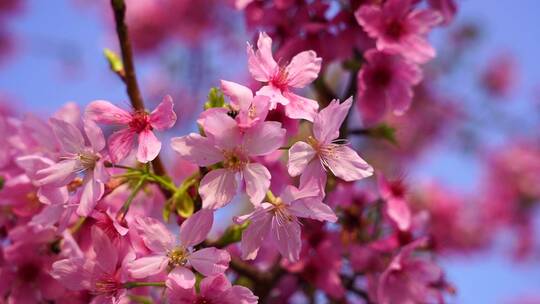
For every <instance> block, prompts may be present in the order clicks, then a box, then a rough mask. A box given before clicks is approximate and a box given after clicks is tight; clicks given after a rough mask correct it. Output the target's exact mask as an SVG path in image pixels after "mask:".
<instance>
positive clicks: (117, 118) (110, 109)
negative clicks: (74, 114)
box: [84, 100, 131, 125]
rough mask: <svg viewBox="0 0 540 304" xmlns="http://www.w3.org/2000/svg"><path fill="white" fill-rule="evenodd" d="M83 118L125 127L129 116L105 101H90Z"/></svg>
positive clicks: (129, 118) (129, 119)
mask: <svg viewBox="0 0 540 304" xmlns="http://www.w3.org/2000/svg"><path fill="white" fill-rule="evenodd" d="M84 116H85V118H88V119H91V120H94V121H97V122H101V123H106V124H120V125H127V124H128V123H129V122H130V121H131V114H130V113H128V112H126V111H124V110H122V109H120V108H119V107H117V106H115V105H113V104H112V103H110V102H108V101H105V100H95V101H92V102H91V103H90V104H89V105H88V106H87V107H86V110H85V112H84Z"/></svg>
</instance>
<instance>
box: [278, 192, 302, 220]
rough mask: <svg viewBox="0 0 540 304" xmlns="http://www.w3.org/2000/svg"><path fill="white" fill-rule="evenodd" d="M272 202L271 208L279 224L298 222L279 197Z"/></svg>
mask: <svg viewBox="0 0 540 304" xmlns="http://www.w3.org/2000/svg"><path fill="white" fill-rule="evenodd" d="M272 204H274V209H272V211H273V212H274V216H275V217H276V218H277V221H278V223H279V224H286V223H289V222H298V218H297V217H296V216H294V215H292V214H290V213H289V211H288V210H287V205H285V204H284V203H283V201H281V199H280V198H279V197H278V198H277V199H276V200H275V201H274V202H272Z"/></svg>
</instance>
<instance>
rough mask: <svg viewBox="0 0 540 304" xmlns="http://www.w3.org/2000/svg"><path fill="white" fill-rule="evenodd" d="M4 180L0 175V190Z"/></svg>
mask: <svg viewBox="0 0 540 304" xmlns="http://www.w3.org/2000/svg"><path fill="white" fill-rule="evenodd" d="M5 182H6V180H5V179H4V177H3V176H0V190H2V189H3V188H4V183H5Z"/></svg>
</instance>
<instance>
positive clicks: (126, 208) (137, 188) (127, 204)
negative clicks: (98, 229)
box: [120, 177, 146, 222]
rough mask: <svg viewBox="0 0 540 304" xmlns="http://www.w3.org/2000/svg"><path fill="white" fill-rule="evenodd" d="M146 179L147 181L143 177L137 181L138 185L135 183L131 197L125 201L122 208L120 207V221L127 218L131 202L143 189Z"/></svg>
mask: <svg viewBox="0 0 540 304" xmlns="http://www.w3.org/2000/svg"><path fill="white" fill-rule="evenodd" d="M145 181H146V178H145V177H142V178H141V179H140V180H139V181H138V182H137V185H135V188H134V189H133V191H132V192H131V194H130V195H129V197H128V199H127V200H126V202H125V203H124V205H123V206H122V209H120V214H121V215H120V221H121V222H122V221H124V219H125V218H126V214H127V213H128V211H129V207H130V206H131V203H132V202H133V199H135V196H137V193H139V191H140V190H141V189H142V186H143V185H144V182H145Z"/></svg>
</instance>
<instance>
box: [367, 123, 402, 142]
mask: <svg viewBox="0 0 540 304" xmlns="http://www.w3.org/2000/svg"><path fill="white" fill-rule="evenodd" d="M368 133H369V135H370V136H372V137H375V138H382V139H385V140H387V141H389V142H391V143H392V144H394V145H397V144H398V142H397V140H396V129H395V128H393V127H391V126H389V125H387V124H380V125H378V126H376V127H373V128H370V129H369V132H368Z"/></svg>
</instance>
